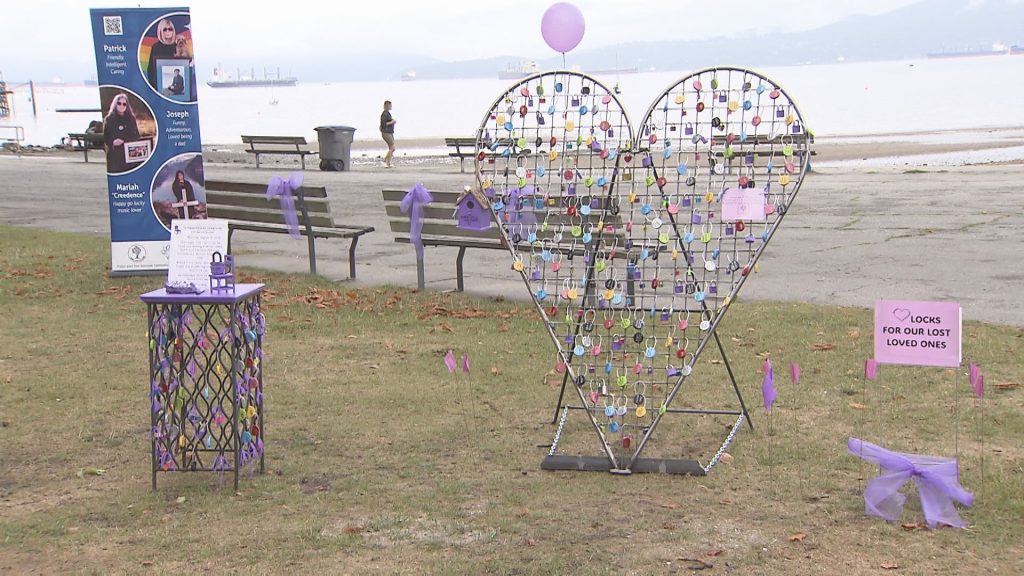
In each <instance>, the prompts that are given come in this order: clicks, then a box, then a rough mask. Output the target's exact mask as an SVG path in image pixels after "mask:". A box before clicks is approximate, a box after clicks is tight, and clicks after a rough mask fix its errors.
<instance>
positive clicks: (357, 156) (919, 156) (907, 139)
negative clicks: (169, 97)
mask: <svg viewBox="0 0 1024 576" xmlns="http://www.w3.org/2000/svg"><path fill="white" fill-rule="evenodd" d="M318 146H319V145H318V143H317V141H315V140H313V141H311V142H310V144H309V146H308V147H309V149H310V150H316V149H317V148H318ZM246 148H247V147H246V146H245V145H244V144H241V143H237V144H236V143H210V144H204V145H203V147H202V149H203V155H204V157H205V158H206V159H207V161H209V162H212V163H220V164H243V165H248V164H253V165H255V158H253V155H251V154H247V153H246V152H245V150H246ZM812 149H813V150H814V153H815V156H814V159H813V162H812V163H813V164H814V165H816V166H821V167H832V168H842V167H858V166H859V167H866V168H870V167H880V166H904V165H906V166H927V165H930V164H935V165H973V164H988V163H995V164H1002V163H1018V162H1024V126H1020V127H1008V128H978V129H970V130H966V129H964V130H942V131H930V132H898V133H891V134H860V135H841V136H840V135H837V136H828V135H826V136H820V137H817V138H816V140H815V143H814V146H813V148H812ZM384 152H385V147H384V143H383V142H382V141H380V140H379V139H357V140H354V141H353V142H352V148H351V154H352V163H353V165H364V164H372V163H374V162H378V161H380V159H381V158H382V157H383V155H384ZM448 153H449V148H448V147H447V146H445V143H444V138H443V137H437V138H406V139H397V140H396V153H395V156H396V158H398V159H399V160H405V161H407V162H409V163H417V164H421V163H423V162H426V161H430V160H444V161H445V163H447V162H452V163H455V161H456V159H454V158H450V157H449V155H448ZM0 154H5V155H17V152H15V151H14V150H12V149H10V147H5V148H3V149H2V151H0ZM21 154H22V155H33V156H34V155H49V154H54V155H63V154H71V155H80V154H81V152H75V151H70V150H62V149H60V148H59V147H39V146H26V147H24V148H23V149H22V150H21ZM263 162H266V163H268V164H281V165H290V164H292V163H294V159H292V158H289V157H286V156H272V155H268V156H266V159H265V160H261V163H263Z"/></svg>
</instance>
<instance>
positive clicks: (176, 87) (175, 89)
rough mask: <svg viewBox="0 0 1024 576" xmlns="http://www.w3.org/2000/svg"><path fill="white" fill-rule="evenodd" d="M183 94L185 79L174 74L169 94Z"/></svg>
mask: <svg viewBox="0 0 1024 576" xmlns="http://www.w3.org/2000/svg"><path fill="white" fill-rule="evenodd" d="M184 93H185V79H184V78H182V77H181V74H175V75H174V79H173V80H171V94H184Z"/></svg>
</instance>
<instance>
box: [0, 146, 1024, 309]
mask: <svg viewBox="0 0 1024 576" xmlns="http://www.w3.org/2000/svg"><path fill="white" fill-rule="evenodd" d="M294 169H295V167H294V166H292V165H281V166H271V167H264V168H261V169H259V170H257V169H256V168H254V167H253V166H249V165H239V164H215V163H208V164H207V167H206V171H207V178H211V179H214V178H216V179H220V180H239V181H248V182H260V183H262V182H266V181H267V180H269V178H270V177H271V176H272V175H274V174H281V175H286V174H287V173H288V172H290V171H292V170H294ZM923 170H924V172H923V173H922V172H919V171H909V172H905V171H904V169H893V168H879V169H865V168H828V169H824V170H820V171H818V172H815V173H813V174H811V175H809V176H808V177H807V180H806V181H805V183H804V186H803V188H802V189H801V191H800V195H799V197H798V198H797V200H796V203H795V204H794V208H793V210H792V211H791V212H790V213H789V214H788V215H787V216H786V219H785V222H784V224H785V225H784V227H783V228H782V229H780V231H779V233H778V234H777V235H776V237H775V238H774V239H773V241H772V244H771V245H770V247H769V248H768V250H767V251H766V252H765V254H764V256H763V257H762V259H761V272H760V273H759V274H758V275H757V276H755V277H754V278H752V281H750V282H748V283H747V284H746V285H745V286H744V288H743V292H742V293H741V297H742V298H743V299H771V300H797V301H806V302H815V303H822V304H839V305H847V306H861V307H865V308H871V307H873V306H874V301H875V300H876V299H879V298H886V299H899V300H944V301H959V302H960V303H961V306H962V307H963V310H964V317H965V318H967V319H976V320H984V321H988V322H995V323H1000V324H1011V325H1016V326H1024V306H1021V305H1020V303H1019V301H1018V297H1017V296H1015V294H1019V292H1017V291H1018V290H1020V287H1021V285H1022V281H1024V257H1022V256H1024V250H1022V249H1021V244H1020V242H1019V238H1018V236H1019V235H1020V234H1022V233H1024V195H1022V194H1021V193H1020V182H1022V181H1024V165H1020V164H1012V165H985V166H966V167H943V168H941V169H939V168H924V169H923ZM0 173H2V174H3V175H4V177H3V181H4V183H5V188H4V189H3V190H2V191H0V222H2V223H5V224H14V225H18V226H33V227H40V228H48V229H55V230H65V231H73V232H85V233H89V234H96V235H102V236H108V235H109V216H108V212H107V201H106V175H105V174H104V171H103V164H102V162H91V163H89V164H86V163H84V162H83V161H82V158H81V156H80V155H52V156H40V157H33V156H24V157H21V158H17V157H13V156H3V155H0ZM305 177H306V182H307V183H308V184H311V185H317V186H321V185H322V186H326V187H327V190H328V194H329V196H330V200H331V205H332V210H333V212H334V215H335V219H336V220H338V221H340V222H351V223H359V224H366V225H371V226H374V227H376V229H377V230H376V232H373V233H371V234H368V235H366V236H364V237H363V239H362V240H361V241H360V243H359V248H358V258H357V263H358V270H357V274H358V280H357V282H356V283H357V284H368V285H380V284H394V285H398V286H410V287H412V286H415V285H416V262H415V256H414V253H413V249H412V247H411V246H409V245H408V244H398V243H396V242H394V235H393V234H392V233H391V231H390V229H389V227H388V222H387V218H386V216H385V214H384V209H383V207H382V206H381V198H380V191H381V189H383V188H399V189H408V188H410V187H412V185H413V184H415V183H417V182H421V183H422V184H424V185H425V186H426V187H427V188H428V189H430V190H438V191H439V190H460V189H462V187H463V186H464V185H465V184H468V183H470V175H468V174H461V173H460V172H459V168H458V164H457V162H452V161H449V160H448V159H447V158H430V159H422V160H414V159H402V160H400V161H399V164H398V165H397V167H396V168H394V169H390V170H388V169H385V168H383V167H379V166H377V165H376V164H373V165H370V164H365V163H364V164H357V165H356V166H354V169H353V171H350V172H320V171H318V170H307V171H306V173H305ZM234 247H235V249H236V251H237V252H239V253H240V254H239V257H238V259H237V262H238V263H239V265H240V266H242V267H245V266H259V267H265V268H270V269H274V270H281V271H288V272H305V271H308V262H307V255H306V246H305V241H302V242H296V241H294V240H291V239H290V238H289V237H288V236H286V235H277V234H257V233H248V232H237V233H236V234H235V239H234ZM426 254H427V255H426V258H427V263H428V268H427V270H426V280H427V287H428V288H430V289H436V290H449V289H453V288H454V287H455V254H456V250H455V249H453V248H428V249H427V253H426ZM497 255H498V253H496V252H493V251H488V250H476V251H473V250H470V251H468V252H467V256H466V270H467V279H466V289H467V291H468V292H471V293H476V294H487V295H495V296H496V295H501V296H504V297H508V298H513V299H519V300H526V299H527V298H528V293H527V289H526V288H525V287H524V286H523V284H522V281H521V280H519V278H518V276H517V275H516V274H514V273H513V272H512V271H511V270H510V268H509V267H508V265H507V264H508V259H506V258H498V257H496V256H497ZM317 256H318V260H317V265H318V268H319V270H320V272H321V273H322V274H324V275H325V276H327V277H329V278H332V279H336V280H343V279H345V278H347V276H348V260H347V242H339V241H334V242H330V241H320V242H318V250H317Z"/></svg>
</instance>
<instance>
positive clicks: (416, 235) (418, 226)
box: [398, 183, 434, 260]
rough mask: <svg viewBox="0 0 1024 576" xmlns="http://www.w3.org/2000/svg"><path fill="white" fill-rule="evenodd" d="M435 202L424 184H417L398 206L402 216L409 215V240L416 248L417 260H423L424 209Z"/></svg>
mask: <svg viewBox="0 0 1024 576" xmlns="http://www.w3.org/2000/svg"><path fill="white" fill-rule="evenodd" d="M433 201H434V197H433V196H431V195H430V191H429V190H427V189H426V188H424V187H423V184H419V183H417V184H416V185H415V186H413V187H412V188H410V189H409V191H408V192H406V193H405V197H404V198H402V202H401V204H399V205H398V207H399V208H400V209H401V210H402V214H408V215H409V239H410V240H412V244H413V246H415V247H416V259H417V260H423V241H422V240H420V234H421V233H422V232H423V207H424V206H426V205H427V204H430V203H431V202H433Z"/></svg>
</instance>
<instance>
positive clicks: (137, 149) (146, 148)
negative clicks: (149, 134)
mask: <svg viewBox="0 0 1024 576" xmlns="http://www.w3.org/2000/svg"><path fill="white" fill-rule="evenodd" d="M150 152H152V145H151V144H150V141H149V140H148V139H147V140H133V141H130V142H125V143H124V161H125V162H127V163H129V164H132V163H136V162H145V161H146V160H148V159H149V154H150Z"/></svg>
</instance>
